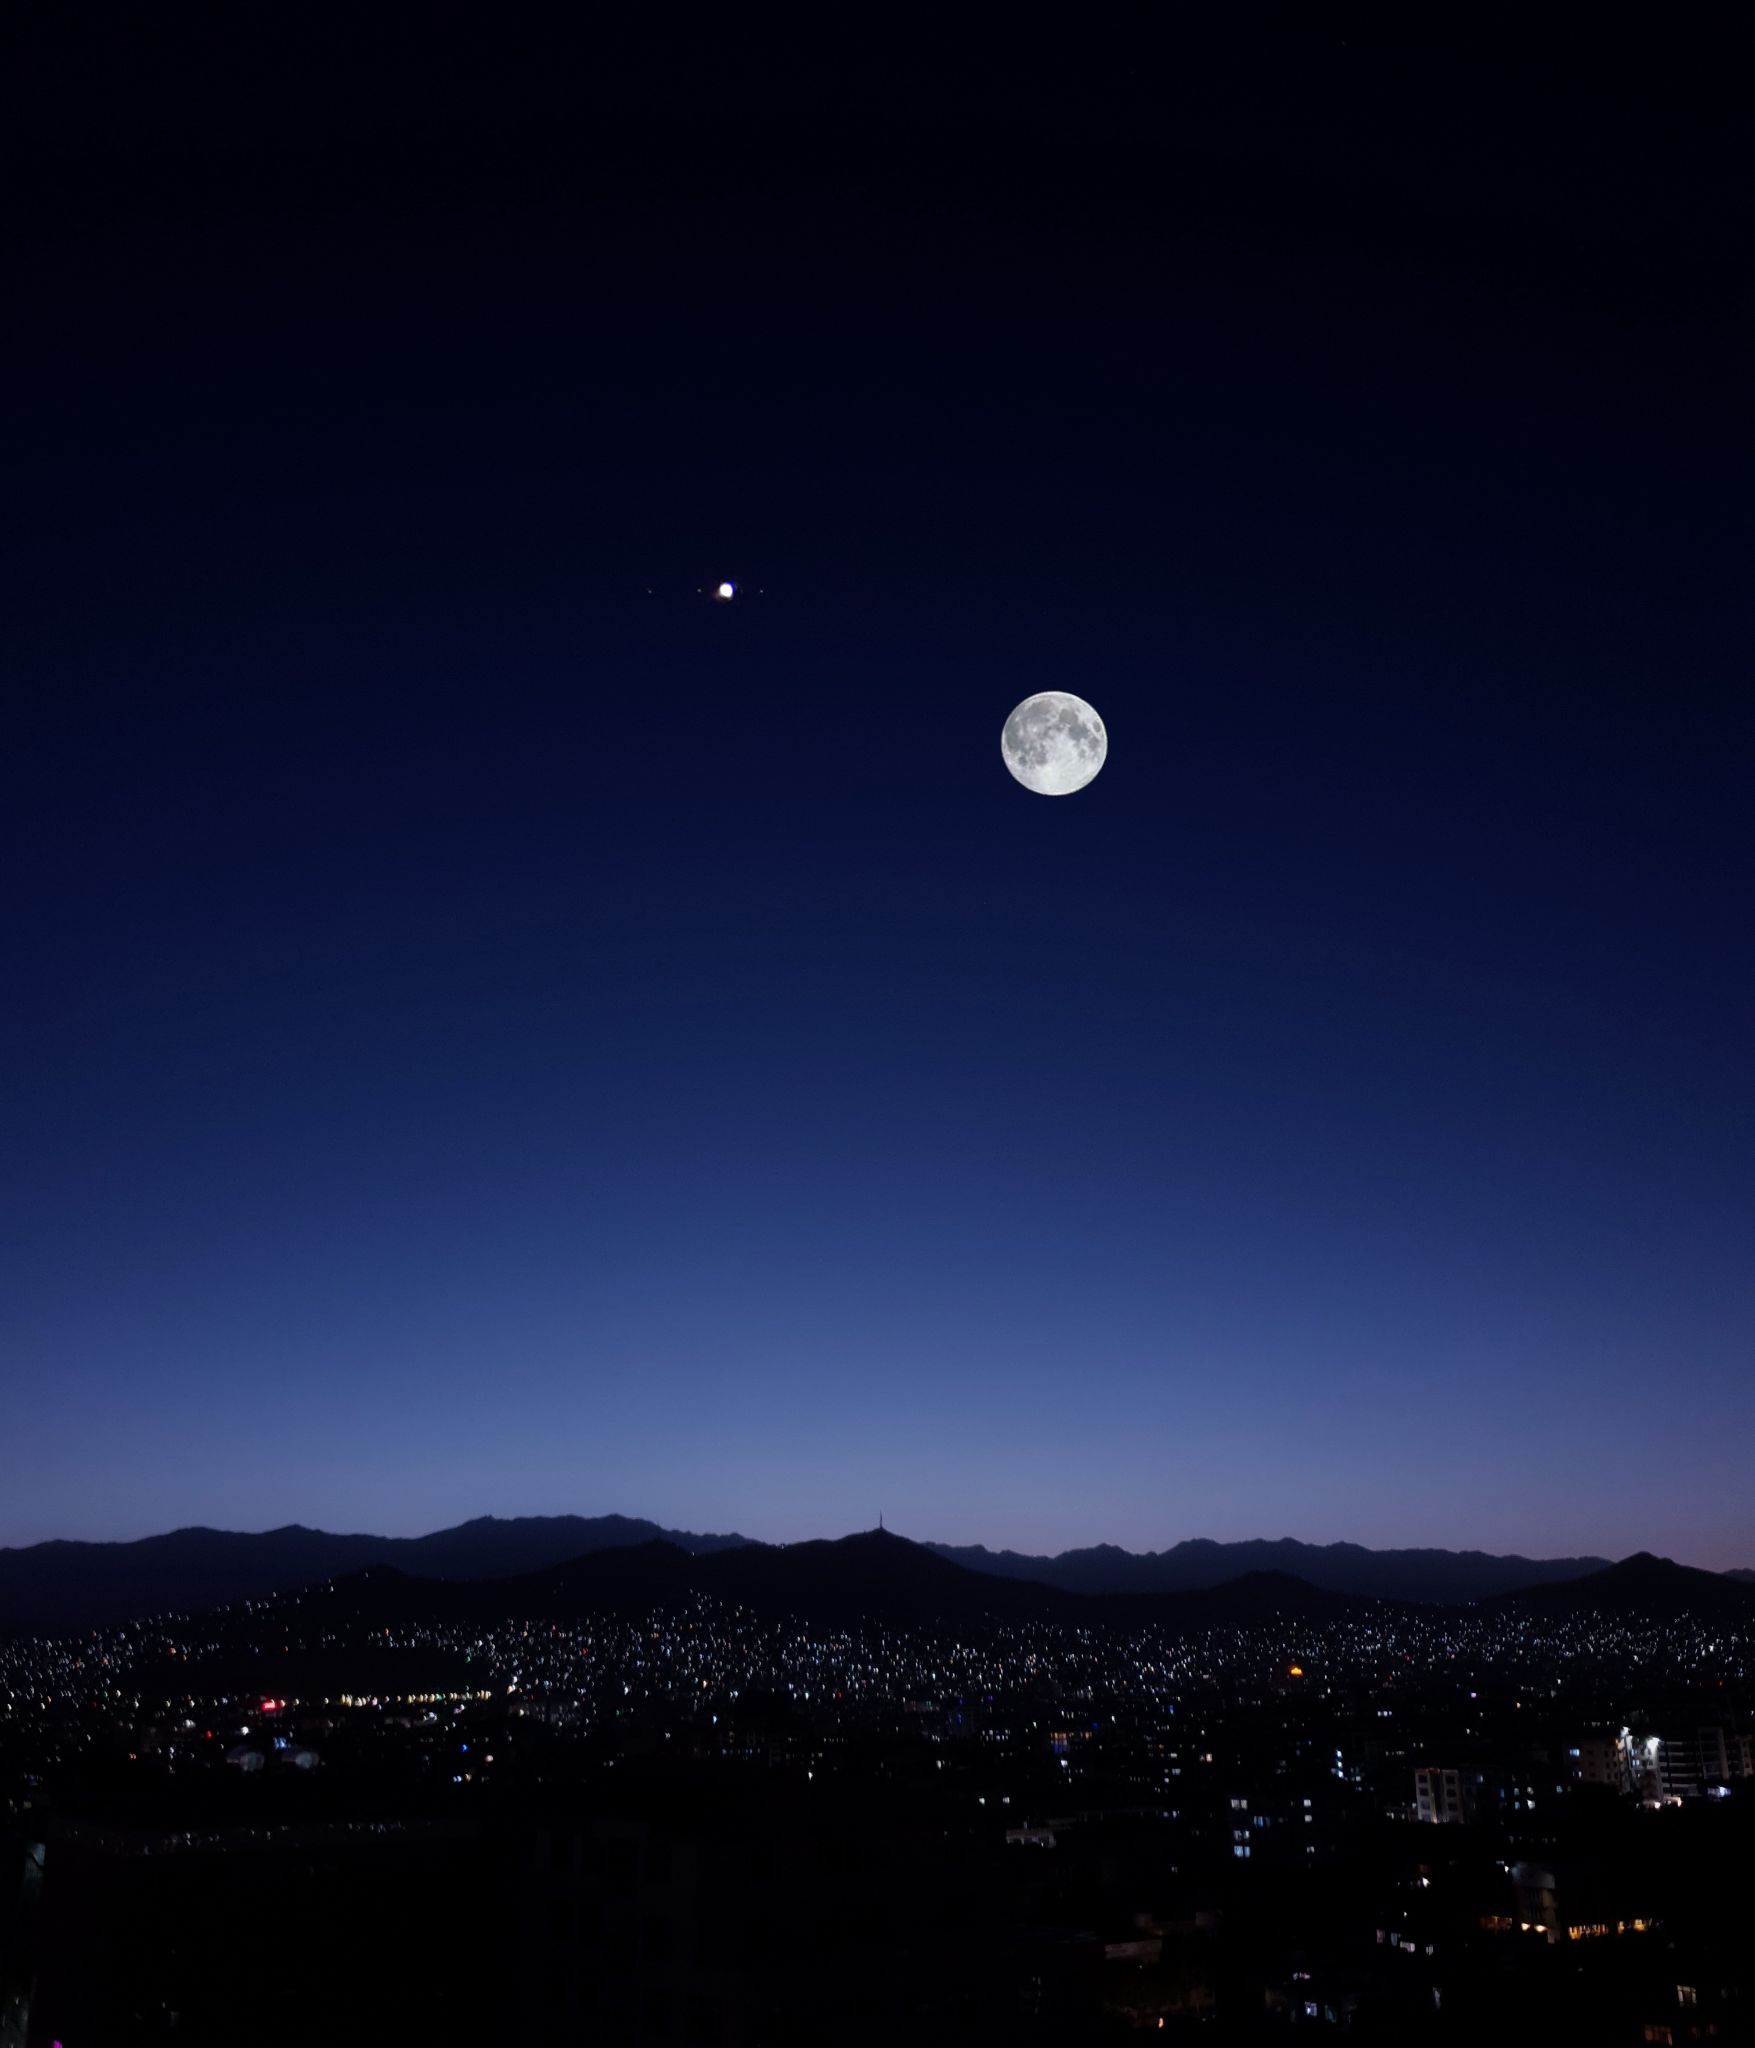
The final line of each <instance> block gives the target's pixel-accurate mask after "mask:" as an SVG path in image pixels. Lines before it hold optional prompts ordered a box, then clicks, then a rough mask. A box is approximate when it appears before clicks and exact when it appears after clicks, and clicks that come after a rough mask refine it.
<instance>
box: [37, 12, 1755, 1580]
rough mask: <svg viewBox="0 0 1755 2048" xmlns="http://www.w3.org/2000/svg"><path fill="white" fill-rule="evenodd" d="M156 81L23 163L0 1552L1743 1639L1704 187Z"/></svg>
mask: <svg viewBox="0 0 1755 2048" xmlns="http://www.w3.org/2000/svg"><path fill="white" fill-rule="evenodd" d="M292 32H293V31H291V30H290V29H289V30H288V31H286V33H288V34H291V33H292ZM303 32H304V33H306V34H315V31H303ZM154 33H157V31H155V30H151V29H149V28H144V27H143V28H142V29H140V30H139V31H138V34H139V36H140V37H141V38H142V40H141V41H139V42H138V43H136V44H128V43H126V42H125V41H121V40H119V41H118V42H117V44H116V45H115V46H114V47H112V48H110V49H109V50H107V51H106V52H105V53H104V54H103V56H102V57H101V59H97V60H94V59H92V58H91V56H90V53H76V52H74V50H73V49H72V46H71V43H70V44H69V47H68V48H67V49H66V50H62V51H57V50H53V49H49V50H45V52H44V55H43V63H42V68H41V73H40V79H39V89H38V90H37V91H35V92H34V94H33V96H32V97H33V106H32V108H31V109H30V110H29V111H28V113H27V114H26V116H25V117H23V121H22V126H20V127H15V128H14V131H13V133H12V134H11V135H10V136H9V138H8V140H7V143H6V149H7V151H8V166H9V168H10V170H11V172H12V173H14V174H15V175H14V176H13V177H12V178H11V180H10V182H11V184H12V185H13V187H14V189H17V187H18V184H19V182H20V176H22V178H23V183H24V187H25V189H26V190H27V192H29V193H30V194H31V195H32V196H33V198H34V201H35V204H34V205H33V206H28V207H26V208H25V209H24V215H23V219H22V222H21V223H20V224H19V228H18V232H19V236H20V247H19V249H18V251H17V254H18V255H19V257H20V260H21V261H22V263H23V265H24V269H23V271H22V273H20V274H22V275H24V276H25V277H26V279H27V282H28V289H27V290H26V292H25V293H24V294H23V300H24V305H25V311H24V313H23V316H22V318H21V320H20V321H19V323H18V331H17V333H16V334H15V335H14V336H13V338H12V342H11V347H12V349H13V355H14V367H13V370H12V372H11V374H10V376H9V379H8V394H7V401H6V403H7V410H8V415H9V418H8V431H7V446H8V450H9V455H8V468H9V469H10V471H11V473H12V476H13V478H14V482H15V485H16V484H18V483H20V482H22V485H23V490H22V492H21V493H15V506H16V507H17V508H18V511H19V516H18V517H16V518H15V519H14V521H13V522H12V527H13V531H12V536H11V539H10V540H9V543H8V549H7V559H6V563H5V569H4V577H5V589H4V591H3V592H0V597H3V598H4V615H5V620H6V623H5V625H4V626H3V627H0V633H3V634H4V639H5V643H6V655H5V667H6V670H7V672H8V673H9V675H10V676H11V678H12V681H13V684H14V687H13V689H12V690H11V692H10V694H11V695H12V697H13V709H12V710H11V711H10V712H9V714H8V719H7V734H6V741H5V748H4V754H5V759H4V762H3V763H0V776H3V778H4V791H3V792H0V794H3V798H4V815H3V817H0V834H3V849H4V863H5V869H4V872H5V877H6V882H5V890H4V902H3V904H0V920H3V935H4V954H3V956H0V957H3V961H4V970H3V975H0V980H3V984H4V987H3V993H0V1001H3V1009H0V1095H3V1103H4V1121H3V1124H0V1200H3V1206H0V1345H3V1351H0V1370H3V1372H4V1377H5V1385H6V1395H5V1422H4V1439H5V1465H4V1470H5V1484H4V1487H3V1488H0V1541H3V1542H12V1543H23V1542H32V1541H36V1540H39V1539H41V1538H45V1537H50V1536H106V1537H108V1536H133V1535H140V1534H145V1533H148V1532H151V1531H153V1530H157V1529H161V1528H165V1527H169V1526H175V1525H179V1524H183V1523H189V1522H197V1521H202V1522H210V1523H216V1524H221V1525H225V1526H233V1527H243V1528H261V1527H268V1526H272V1525H274V1524H277V1523H280V1522H285V1521H289V1520H299V1521H304V1522H308V1523H316V1524H320V1525H323V1526H326V1527H330V1528H349V1529H373V1530H382V1531H387V1532H391V1533H415V1532H418V1531H420V1530H424V1529H427V1528H431V1527H435V1526H439V1525H442V1524H445V1523H448V1522H453V1521H457V1520H460V1519H462V1518H464V1517H466V1516H469V1515H473V1514H479V1513H484V1512H492V1513H497V1514H502V1515H509V1514H517V1513H524V1512H547V1513H552V1512H561V1511H569V1510H571V1511H577V1512H580V1513H597V1512H604V1511H609V1510H620V1511H623V1512H627V1513H633V1514H646V1515H650V1516H652V1517H654V1518H655V1519H657V1520H659V1521H661V1522H665V1523H667V1524H672V1525H681V1526H686V1527H692V1528H714V1529H726V1528H737V1529H740V1530H742V1531H744V1532H745V1533H748V1534H751V1535H756V1536H761V1537H768V1538H791V1537H798V1536H804V1535H815V1534H836V1533H840V1532H841V1531H843V1530H845V1529H848V1528H851V1527H861V1526H867V1525H869V1524H871V1523H872V1522H874V1521H875V1519H876V1517H877V1515H878V1513H879V1511H880V1510H881V1511H882V1512H883V1514H884V1516H885V1519H886V1520H887V1522H888V1523H889V1524H890V1526H892V1527H894V1528H899V1529H902V1530H903V1531H905V1532H908V1533H911V1534H915V1535H918V1536H923V1537H934V1538H940V1539H945V1540H955V1541H976V1540H981V1541H986V1542H989V1543H993V1544H1009V1545H1012V1546H1014V1547H1018V1548H1027V1549H1058V1548H1061V1547H1063V1546H1066V1545H1071V1544H1075V1543H1085V1542H1092V1541H1098V1540H1110V1541H1115V1542H1121V1543H1125V1544H1127V1545H1129V1546H1131V1547H1134V1548H1142V1547H1148V1546H1149V1547H1158V1546H1160V1545H1163V1544H1165V1543H1169V1542H1174V1541H1176V1540H1178V1539H1180V1538H1182V1537H1186V1536H1192V1535H1205V1536H1213V1537H1220V1538H1232V1537H1243V1536H1252V1535H1269V1536H1274V1535H1282V1534H1284V1535H1295V1536H1301V1537H1305V1538H1309V1539H1312V1540H1324V1541H1326V1540H1333V1539H1336V1538H1343V1537H1345V1538H1352V1539H1355V1540H1359V1541H1362V1542H1367V1543H1371V1544H1391V1543H1435V1544H1445V1545H1457V1546H1461V1545H1478V1546H1481V1547H1485V1548H1490V1549H1520V1550H1524V1551H1527V1552H1533V1553H1542V1554H1555V1553H1571V1552H1582V1551H1593V1552H1602V1553H1608V1554H1616V1555H1618V1554H1622V1553H1624V1552H1626V1551H1629V1550H1632V1549H1635V1548H1639V1547H1648V1548H1652V1549H1656V1550H1659V1551H1662V1552H1665V1553H1667V1554H1670V1555H1675V1556H1680V1557H1683V1558H1685V1559H1688V1560H1690V1561H1693V1562H1697V1563H1701V1564H1708V1565H1719V1566H1725V1565H1732V1564H1755V1510H1752V1508H1751V1504H1750V1502H1751V1492H1750V1487H1749V1481H1748V1445H1749V1443H1750V1442H1751V1441H1755V1372H1752V1371H1751V1365H1752V1362H1755V1342H1752V1339H1755V1257H1752V1256H1751V1252H1752V1247H1755V1168H1752V1164H1751V1162H1752V1159H1755V1116H1752V1109H1755V1073H1752V1058H1751V1047H1752V1046H1755V941H1752V936H1751V935H1752V932H1755V914H1752V910H1755V906H1752V903H1751V888H1750V883H1751V877H1752V874H1755V862H1752V855H1755V835H1752V831H1751V825H1750V813H1751V804H1750V798H1749V787H1750V760H1751V742H1752V740H1755V720H1752V717H1751V710H1750V695H1749V689H1748V676H1749V668H1748V661H1749V644H1750V642H1749V627H1750V623H1751V622H1750V618H1749V609H1748V605H1747V601H1746V592H1747V579H1746V572H1747V561H1748V550H1749V543H1750V538H1751V536H1750V533H1749V526H1748V520H1747V505H1748V496H1749V481H1750V462H1749V458H1750V437H1749V432H1748V428H1749V419H1748V411H1747V396H1746V391H1745V389H1744V386H1745V385H1746V374H1747V347H1748V341H1749V335H1748V321H1747V301H1746V296H1741V294H1742V292H1743V287H1742V285H1741V283H1740V273H1741V270H1742V265H1743V260H1744V256H1745V254H1746V249H1745V244H1744V242H1743V239H1742V235H1741V234H1740V233H1739V232H1738V216H1737V214H1736V209H1735V208H1734V206H1733V203H1732V199H1731V198H1730V197H1729V196H1727V194H1728V191H1729V185H1728V183H1727V179H1726V175H1725V173H1726V169H1727V165H1728V163H1729V161H1730V160H1731V157H1732V154H1733V150H1732V145H1731V143H1730V141H1729V137H1730V135H1731V134H1733V133H1734V132H1735V130H1734V127H1715V126H1714V123H1713V120H1712V118H1711V112H1710V108H1708V107H1706V106H1705V105H1704V103H1703V102H1702V100H1701V99H1700V97H1699V96H1698V95H1696V96H1695V98H1694V99H1693V100H1692V101H1690V102H1687V111H1686V117H1685V118H1684V112H1683V109H1684V95H1683V87H1684V83H1685V82H1684V81H1682V80H1680V79H1666V78H1664V77H1662V76H1661V75H1660V76H1655V77H1654V76H1653V75H1652V74H1651V72H1650V71H1649V69H1641V66H1642V65H1644V63H1645V57H1644V53H1642V52H1640V51H1636V50H1634V49H1633V48H1632V47H1631V46H1629V48H1628V50H1627V51H1626V52H1623V53H1616V52H1613V51H1610V52H1608V53H1607V54H1606V55H1605V54H1604V52H1603V51H1602V50H1601V49H1600V48H1599V50H1598V51H1597V53H1596V55H1597V58H1598V59H1600V60H1601V61H1600V62H1599V63H1597V65H1596V68H1595V69H1591V68H1589V67H1588V66H1587V67H1586V68H1585V69H1584V70H1579V69H1577V68H1573V69H1569V70H1566V71H1563V72H1561V73H1554V72H1552V71H1549V72H1544V71H1542V69H1541V66H1540V63H1539V61H1538V56H1539V53H1538V55H1537V56H1532V57H1531V64H1532V66H1533V68H1532V69H1531V70H1530V73H1529V76H1528V77H1524V76H1523V75H1522V74H1520V73H1516V72H1515V71H1513V70H1509V69H1508V67H1507V64H1506V61H1505V53H1504V52H1501V51H1497V50H1495V49H1493V48H1492V47H1491V46H1490V45H1483V46H1481V47H1479V48H1476V49H1473V50H1467V51H1463V50H1452V51H1443V50H1437V49H1432V48H1423V47H1420V46H1416V45H1408V46H1405V47H1388V46H1384V45H1381V44H1378V43H1374V42H1372V41H1371V40H1370V39H1369V38H1368V37H1364V36H1360V35H1354V36H1353V37H1352V39H1351V40H1350V41H1347V40H1342V38H1343V37H1345V36H1346V35H1347V34H1348V32H1347V31H1345V30H1341V31H1333V30H1331V29H1328V28H1325V29H1324V30H1322V31H1320V32H1315V31H1313V32H1312V33H1311V34H1310V35H1309V36H1307V37H1305V38H1303V39H1287V40H1285V41H1283V42H1280V43H1274V42H1273V41H1272V40H1271V39H1270V40H1269V41H1268V42H1267V43H1266V44H1261V43H1260V42H1259V41H1258V43H1257V46H1256V47H1254V48H1252V49H1249V50H1241V49H1237V50H1232V49H1226V48H1223V47H1221V46H1219V45H1218V44H1217V43H1214V42H1210V41H1209V42H1207V43H1204V44H1202V45H1200V46H1199V47H1196V46H1195V45H1194V44H1192V43H1190V44H1186V45H1185V46H1183V47H1181V48H1179V49H1176V50H1171V51H1168V52H1167V53H1166V52H1159V53H1156V54H1154V55H1152V56H1151V57H1150V58H1149V59H1147V58H1144V57H1141V58H1139V59H1138V60H1137V61H1136V57H1135V54H1134V53H1130V52H1127V51H1115V50H1095V49H1091V50H1083V51H1074V52H1072V53H1070V55H1069V54H1068V53H1066V52H1056V53H1053V57H1054V61H1053V63H1052V65H1051V64H1050V62H1049V58H1048V56H1047V55H1045V56H1044V57H1043V58H1042V59H1041V60H1040V68H1039V69H1032V68H1031V66H1032V61H1033V60H1032V59H1031V57H1030V55H1029V53H1028V52H1025V53H1021V54H1017V53H1014V54H1013V55H1011V56H1009V57H1008V58H1007V59H1006V60H1005V62H1004V64H1003V66H1002V67H1001V68H1000V69H999V70H997V71H996V70H995V69H994V61H993V59H992V56H991V53H988V54H987V56H986V57H985V58H984V59H982V60H981V61H977V60H976V58H975V57H974V56H971V57H970V58H969V61H968V62H964V61H963V60H962V58H961V57H959V55H958V53H957V52H955V51H954V50H947V51H941V52H938V53H936V54H935V56H934V58H933V60H932V62H931V63H930V64H929V63H928V61H927V59H926V58H925V57H919V58H917V59H914V60H909V59H907V58H898V57H895V56H890V57H887V58H885V59H883V60H882V63H881V65H878V66H876V67H875V68H874V64H873V61H872V60H871V59H869V58H867V59H863V60H861V61H860V62H858V63H849V62H847V61H846V60H845V59H843V58H840V57H838V56H836V54H835V53H833V52H829V51H827V50H823V51H817V52H800V51H798V50H796V49H795V50H793V51H792V52H790V53H789V54H788V56H787V57H786V59H785V60H784V61H780V60H777V59H772V58H767V59H764V58H762V57H760V56H758V55H753V54H751V53H750V52H748V51H747V50H742V49H740V50H734V51H730V52H716V53H705V54H704V53H699V52H697V53H695V54H694V55H692V56H690V57H689V58H687V59H686V60H683V61H681V62H678V61H675V60H671V61H666V60H664V59H663V58H661V57H660V55H659V54H657V53H656V52H655V51H651V50H644V49H642V48H640V47H638V46H637V45H629V46H628V47H626V48H621V47H619V46H618V48H617V49H616V50H615V51H613V52H604V51H602V50H599V51H598V52H597V54H596V55H595V57H594V58H593V59H592V60H591V62H590V63H587V62H586V61H584V60H582V59H579V58H577V57H576V56H570V55H568V54H567V53H557V52H549V51H545V50H542V49H539V48H536V47H530V48H524V47H518V48H512V47H510V46H509V45H508V46H506V47H497V48H492V49H486V50H474V51H471V50H465V49H462V48H460V47H457V48H446V49H442V50H441V49H433V48H429V47H418V48H412V49H411V46H408V45H404V44H400V43H397V42H396V41H395V39H394V37H392V36H390V35H389V34H388V32H386V36H385V40H384V41H383V42H382V43H381V44H370V45H362V44H360V43H359V42H358V41H355V42H351V43H350V44H349V45H348V46H347V47H346V49H345V51H330V50H325V49H324V48H323V47H322V46H320V45H318V44H316V43H310V42H308V43H306V44H302V45H300V46H298V47H297V48H284V47H280V46H278V45H273V44H271V43H270V42H268V41H263V42H261V43H258V44H255V45H249V46H244V45H240V46H239V47H237V48H215V47H213V46H211V45H208V46H204V47H203V48H202V49H201V50H199V51H195V50H189V51H177V52H166V51H164V50H162V49H161V48H159V47H158V46H157V45H155V44H153V43H151V42H150V40H147V39H148V38H149V37H150V36H151V35H152V34H154ZM1620 57H1624V58H1625V63H1620V62H1618V61H1617V60H1618V58H1620ZM1635 60H1638V61H1637V62H1636V61H1635ZM1593 61H1594V60H1593ZM1702 61H1703V62H1704V60H1702ZM1642 94H1649V95H1650V98H1649V100H1645V99H1642V97H1641V95H1642ZM721 575H730V576H734V577H736V578H738V579H739V580H740V581H742V582H743V583H744V584H745V585H746V586H747V587H748V588H749V589H750V591H751V592H752V594H751V595H749V596H748V597H747V598H746V599H744V600H740V601H739V602H738V603H737V604H735V605H733V606H731V607H715V606H713V605H711V604H708V603H704V602H701V601H698V600H697V599H695V598H694V596H693V595H692V593H693V592H694V591H695V589H696V588H697V586H699V585H701V584H703V583H711V582H712V581H714V580H717V578H718V577H720V576H721ZM755 586H760V587H761V590H762V593H763V594H762V595H761V596H760V597H759V598H758V597H756V596H755V595H753V591H754V588H755ZM649 593H650V594H649ZM1050 687H1056V688H1068V689H1072V690H1076V691H1078V692H1080V693H1081V694H1083V695H1085V696H1088V697H1089V698H1090V699H1091V701H1092V702H1093V703H1094V704H1095V705H1096V706H1097V708H1098V710H1099V711H1100V712H1101V713H1102V715H1103V717H1104V719H1105V720H1106V722H1107V724H1108V726H1109V731H1110V739H1111V755H1110V760H1109V764H1108V766H1107V767H1106V769H1105V770H1104V772H1103V774H1102V775H1101V777H1100V778H1099V779H1098V781H1097V782H1096V783H1095V784H1093V785H1092V786H1091V788H1089V789H1088V790H1087V791H1085V792H1083V793H1082V794H1080V795H1078V796H1075V797H1072V798H1067V799H1061V800H1044V799H1039V798H1035V797H1032V796H1030V795H1027V794H1026V793H1025V792H1023V791H1022V790H1020V789H1019V788H1018V787H1017V786H1016V785H1015V784H1013V783H1012V782H1011V780H1010V779H1009V778H1008V777H1007V775H1006V774H1005V772H1004V770H1003V768H1002V765H1001V762H1000V758H999V750H998V739H999V731H1000V726H1001V724H1002V722H1003V720H1004V718H1005V715H1006V713H1007V712H1008V711H1009V710H1010V709H1011V708H1012V706H1013V705H1014V704H1015V703H1016V702H1017V701H1018V700H1019V699H1020V698H1022V697H1024V696H1025V695H1027V694H1028V693H1030V692H1031V691H1033V690H1037V689H1042V688H1050Z"/></svg>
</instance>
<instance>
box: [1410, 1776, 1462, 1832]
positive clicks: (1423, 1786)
mask: <svg viewBox="0 0 1755 2048" xmlns="http://www.w3.org/2000/svg"><path fill="white" fill-rule="evenodd" d="M1414 1818H1415V1819H1416V1820H1429V1821H1441V1822H1442V1821H1448V1822H1452V1823H1458V1822H1461V1821H1464V1820H1466V1819H1467V1818H1468V1813H1467V1810H1466V1806H1465V1800H1464V1788H1463V1777H1462V1773H1461V1772H1460V1771H1446V1770H1439V1769H1435V1768H1432V1767H1427V1768H1425V1769H1422V1770H1417V1771H1416V1772H1415V1773H1414Z"/></svg>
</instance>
